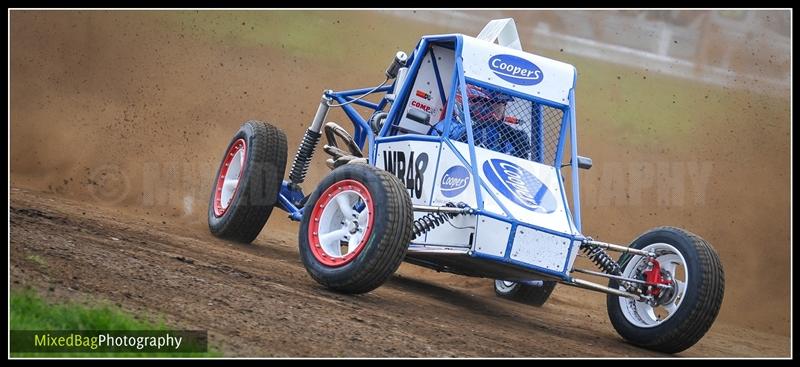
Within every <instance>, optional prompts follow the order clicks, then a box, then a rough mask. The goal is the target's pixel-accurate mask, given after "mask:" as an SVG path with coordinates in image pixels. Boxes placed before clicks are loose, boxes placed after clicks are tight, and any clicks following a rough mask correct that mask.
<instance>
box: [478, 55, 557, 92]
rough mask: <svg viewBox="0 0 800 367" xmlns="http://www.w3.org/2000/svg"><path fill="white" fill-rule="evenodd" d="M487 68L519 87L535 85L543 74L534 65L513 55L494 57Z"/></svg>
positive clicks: (539, 81) (542, 77)
mask: <svg viewBox="0 0 800 367" xmlns="http://www.w3.org/2000/svg"><path fill="white" fill-rule="evenodd" d="M489 68H490V69H492V71H493V72H494V73H495V74H496V75H497V76H499V77H500V79H503V80H505V81H507V82H511V83H514V84H520V85H536V84H539V83H541V82H542V79H544V74H542V70H541V69H539V67H538V66H536V65H535V64H534V63H532V62H530V61H528V60H525V59H523V58H521V57H517V56H514V55H494V56H492V58H491V59H489Z"/></svg>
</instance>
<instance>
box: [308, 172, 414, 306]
mask: <svg viewBox="0 0 800 367" xmlns="http://www.w3.org/2000/svg"><path fill="white" fill-rule="evenodd" d="M413 220H414V215H413V208H412V206H411V198H410V197H409V195H408V193H407V191H406V189H405V187H404V186H403V184H402V183H401V182H400V180H399V179H398V178H397V177H396V176H394V175H392V174H390V173H389V172H386V171H384V170H381V169H378V168H375V167H373V166H369V165H366V164H359V163H351V164H346V165H344V166H341V167H339V168H336V169H335V170H333V171H332V172H331V173H330V174H329V175H328V176H327V177H325V179H323V180H322V182H321V183H320V184H319V186H318V187H317V189H316V190H315V191H314V193H313V194H312V195H311V197H310V198H309V199H308V202H307V203H306V206H305V208H304V210H303V219H302V222H301V223H300V235H299V240H298V243H299V246H300V258H301V259H302V261H303V265H305V268H306V270H307V271H308V273H309V274H310V275H311V277H312V278H313V279H314V280H316V281H317V282H318V283H320V284H322V285H324V286H325V287H328V288H330V289H333V290H336V291H339V292H343V293H365V292H369V291H371V290H373V289H375V288H377V287H379V286H380V285H381V284H383V283H384V282H385V281H386V280H387V279H388V278H389V277H390V276H391V275H392V274H393V273H394V272H395V271H396V270H397V268H398V267H399V266H400V263H401V262H402V261H403V258H404V257H405V255H406V251H407V249H408V244H409V243H410V242H411V228H412V223H413Z"/></svg>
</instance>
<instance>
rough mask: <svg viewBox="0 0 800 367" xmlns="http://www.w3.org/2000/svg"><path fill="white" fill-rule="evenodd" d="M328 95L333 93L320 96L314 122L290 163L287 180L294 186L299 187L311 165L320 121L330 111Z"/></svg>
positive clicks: (317, 141) (318, 135)
mask: <svg viewBox="0 0 800 367" xmlns="http://www.w3.org/2000/svg"><path fill="white" fill-rule="evenodd" d="M330 93H333V91H331V90H326V91H325V92H324V93H323V94H322V99H321V100H320V102H319V108H317V113H316V114H315V115H314V120H312V121H311V126H310V127H309V128H308V130H306V133H305V135H304V136H303V141H302V142H301V143H300V147H299V148H297V154H295V156H294V162H292V170H291V171H290V172H289V180H290V181H291V182H292V184H294V185H299V184H301V183H303V181H305V179H306V174H307V173H308V165H309V163H311V156H312V155H313V154H314V148H316V147H317V143H319V138H320V137H321V136H322V134H321V133H320V130H322V121H323V120H325V116H327V115H328V109H330V104H329V103H330V101H331V98H330V97H328V94H330Z"/></svg>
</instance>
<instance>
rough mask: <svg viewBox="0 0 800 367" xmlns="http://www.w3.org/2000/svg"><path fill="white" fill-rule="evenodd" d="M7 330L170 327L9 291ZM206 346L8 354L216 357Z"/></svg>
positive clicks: (119, 312)
mask: <svg viewBox="0 0 800 367" xmlns="http://www.w3.org/2000/svg"><path fill="white" fill-rule="evenodd" d="M10 324H11V325H10V329H11V330H174V328H170V327H169V326H167V325H166V324H165V323H164V322H163V321H158V322H155V323H151V322H147V321H141V320H137V319H136V318H134V317H133V315H131V314H129V313H126V312H124V311H122V310H120V309H118V308H115V307H112V306H110V305H107V304H99V305H93V306H85V305H81V304H77V303H71V302H67V303H59V304H54V303H49V302H46V301H45V300H43V299H42V298H41V297H39V296H38V295H37V294H36V293H35V292H34V291H32V290H30V289H25V290H21V291H12V292H11V320H10ZM221 355H222V354H221V353H220V352H218V351H216V350H214V348H212V347H209V351H208V352H205V353H11V356H12V357H219V356H221Z"/></svg>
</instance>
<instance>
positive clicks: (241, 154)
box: [208, 120, 286, 243]
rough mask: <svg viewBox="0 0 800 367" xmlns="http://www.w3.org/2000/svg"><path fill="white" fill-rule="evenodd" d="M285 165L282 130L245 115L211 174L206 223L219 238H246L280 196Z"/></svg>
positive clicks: (258, 228)
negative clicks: (211, 185) (212, 178)
mask: <svg viewBox="0 0 800 367" xmlns="http://www.w3.org/2000/svg"><path fill="white" fill-rule="evenodd" d="M285 169H286V135H285V134H284V133H283V132H282V131H281V130H280V129H278V128H276V127H274V126H272V125H270V124H268V123H266V122H261V121H255V120H251V121H247V122H245V123H244V124H243V125H242V127H241V128H240V129H239V131H238V132H236V135H234V136H233V139H231V142H230V143H229V144H228V148H227V149H226V151H225V155H224V156H223V157H222V163H220V166H219V168H218V169H217V174H216V176H214V185H213V188H212V190H211V198H210V200H209V201H210V202H209V205H208V228H209V229H210V230H211V233H212V234H213V235H215V236H217V237H219V238H224V239H228V240H232V241H237V242H242V243H250V242H252V241H253V240H254V239H255V238H256V237H257V236H258V233H259V232H261V229H262V228H263V227H264V224H265V223H266V222H267V219H268V218H269V215H270V214H271V213H272V207H273V206H274V205H275V203H276V202H277V200H278V193H279V192H280V189H281V182H282V180H283V173H284V171H285Z"/></svg>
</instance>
